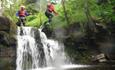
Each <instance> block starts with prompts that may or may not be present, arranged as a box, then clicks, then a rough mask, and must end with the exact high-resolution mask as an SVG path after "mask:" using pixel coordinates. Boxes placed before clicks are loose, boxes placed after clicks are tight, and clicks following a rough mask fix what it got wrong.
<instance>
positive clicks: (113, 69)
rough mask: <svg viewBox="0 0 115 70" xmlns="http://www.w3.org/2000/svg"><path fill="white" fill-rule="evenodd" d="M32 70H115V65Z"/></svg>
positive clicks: (71, 66)
mask: <svg viewBox="0 0 115 70" xmlns="http://www.w3.org/2000/svg"><path fill="white" fill-rule="evenodd" d="M32 70H115V65H80V64H79V65H75V64H73V65H62V66H55V67H46V68H38V69H32Z"/></svg>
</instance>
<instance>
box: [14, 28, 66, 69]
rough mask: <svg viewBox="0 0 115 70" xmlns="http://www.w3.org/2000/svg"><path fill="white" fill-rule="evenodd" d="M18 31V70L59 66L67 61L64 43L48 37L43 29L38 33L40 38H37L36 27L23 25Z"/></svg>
mask: <svg viewBox="0 0 115 70" xmlns="http://www.w3.org/2000/svg"><path fill="white" fill-rule="evenodd" d="M17 33H18V35H17V39H18V47H17V61H16V62H17V69H16V70H32V69H37V70H39V69H40V68H43V67H59V66H61V65H65V64H66V63H67V61H66V57H65V53H64V46H63V44H62V43H59V42H58V41H55V40H51V39H47V37H46V35H45V33H43V32H42V31H41V29H39V30H38V33H37V34H36V35H38V36H39V37H40V39H37V37H36V35H35V33H36V32H35V29H33V28H31V27H23V28H22V30H21V29H20V28H18V32H17ZM21 33H22V34H21ZM20 34H21V35H20ZM39 37H38V38H39ZM38 40H39V41H38ZM40 42H41V43H40ZM39 44H41V45H42V46H41V45H39ZM45 70H46V69H45Z"/></svg>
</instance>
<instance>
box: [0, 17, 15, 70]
mask: <svg viewBox="0 0 115 70" xmlns="http://www.w3.org/2000/svg"><path fill="white" fill-rule="evenodd" d="M15 48H16V26H15V24H13V23H12V22H11V21H10V20H9V19H8V18H6V17H0V69H1V70H15V56H16V53H15V52H16V49H15Z"/></svg>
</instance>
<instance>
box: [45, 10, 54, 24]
mask: <svg viewBox="0 0 115 70" xmlns="http://www.w3.org/2000/svg"><path fill="white" fill-rule="evenodd" d="M45 15H46V17H47V18H48V21H47V22H49V23H50V22H51V21H52V17H53V14H52V13H51V12H48V11H46V12H45Z"/></svg>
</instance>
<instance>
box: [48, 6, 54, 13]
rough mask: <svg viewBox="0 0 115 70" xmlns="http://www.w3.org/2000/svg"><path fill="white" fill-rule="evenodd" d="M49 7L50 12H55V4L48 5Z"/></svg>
mask: <svg viewBox="0 0 115 70" xmlns="http://www.w3.org/2000/svg"><path fill="white" fill-rule="evenodd" d="M47 9H48V11H49V12H53V11H54V5H52V4H50V5H48V6H47Z"/></svg>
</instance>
